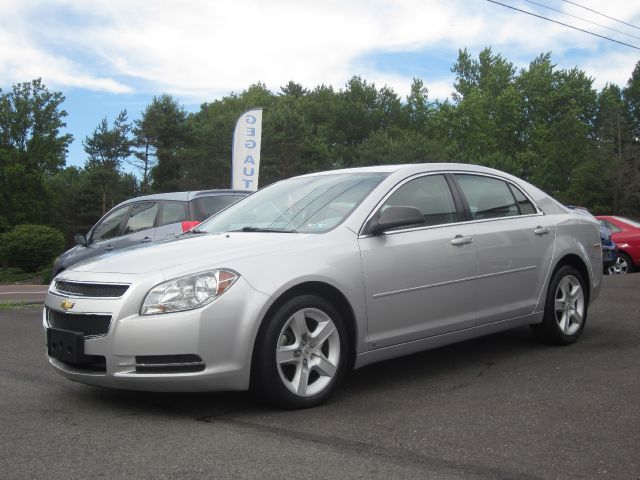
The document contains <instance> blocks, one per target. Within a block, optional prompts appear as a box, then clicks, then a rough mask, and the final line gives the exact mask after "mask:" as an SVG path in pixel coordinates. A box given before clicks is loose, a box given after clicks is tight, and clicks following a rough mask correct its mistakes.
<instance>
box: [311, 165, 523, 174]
mask: <svg viewBox="0 0 640 480" xmlns="http://www.w3.org/2000/svg"><path fill="white" fill-rule="evenodd" d="M443 170H445V171H458V170H459V171H463V172H477V173H490V174H500V175H501V176H508V177H512V176H511V175H509V174H508V173H506V172H502V171H499V170H495V169H493V168H489V167H483V166H481V165H473V164H470V163H447V162H425V163H407V164H399V165H378V166H370V167H356V168H343V169H340V170H327V171H324V172H316V173H308V174H305V175H300V177H308V176H314V175H335V174H348V173H396V172H400V171H407V172H413V171H416V172H437V171H443ZM513 178H515V177H513Z"/></svg>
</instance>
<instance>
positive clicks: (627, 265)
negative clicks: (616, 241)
mask: <svg viewBox="0 0 640 480" xmlns="http://www.w3.org/2000/svg"><path fill="white" fill-rule="evenodd" d="M608 271H609V275H623V274H626V273H631V272H633V261H632V260H631V257H629V255H627V254H626V253H622V252H619V253H618V257H617V258H616V263H614V264H613V265H612V266H610V267H609V269H608Z"/></svg>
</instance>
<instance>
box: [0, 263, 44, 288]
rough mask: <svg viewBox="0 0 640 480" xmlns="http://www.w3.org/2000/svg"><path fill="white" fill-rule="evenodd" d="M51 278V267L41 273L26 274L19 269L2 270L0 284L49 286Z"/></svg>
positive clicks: (0, 271)
mask: <svg viewBox="0 0 640 480" xmlns="http://www.w3.org/2000/svg"><path fill="white" fill-rule="evenodd" d="M46 277H51V267H47V268H44V269H43V270H41V271H39V272H35V273H34V272H24V271H22V270H20V269H19V268H0V283H21V282H25V283H33V284H40V283H42V284H47V283H49V281H48V278H46Z"/></svg>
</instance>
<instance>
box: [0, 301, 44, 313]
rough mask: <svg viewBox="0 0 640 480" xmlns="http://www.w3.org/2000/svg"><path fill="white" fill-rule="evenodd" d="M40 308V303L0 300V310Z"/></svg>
mask: <svg viewBox="0 0 640 480" xmlns="http://www.w3.org/2000/svg"><path fill="white" fill-rule="evenodd" d="M41 308H42V304H41V303H24V302H0V312H2V311H4V310H23V309H29V310H39V309H41Z"/></svg>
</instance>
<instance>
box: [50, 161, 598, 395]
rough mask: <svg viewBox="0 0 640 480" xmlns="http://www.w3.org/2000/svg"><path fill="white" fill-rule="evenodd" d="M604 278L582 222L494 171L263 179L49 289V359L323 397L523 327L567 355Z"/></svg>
mask: <svg viewBox="0 0 640 480" xmlns="http://www.w3.org/2000/svg"><path fill="white" fill-rule="evenodd" d="M601 281H602V257H601V249H600V235H599V231H598V224H597V223H596V221H595V220H593V219H591V218H589V217H586V216H585V215H580V214H577V213H575V212H573V211H571V210H570V209H567V208H565V207H564V206H563V205H561V204H560V203H558V202H557V201H555V200H554V199H552V198H551V197H549V196H548V195H546V194H545V193H543V192H542V191H540V190H539V189H537V188H536V187H534V186H532V185H530V184H528V183H527V182H524V181H522V180H520V179H518V178H515V177H513V176H511V175H508V174H506V173H503V172H500V171H497V170H493V169H489V168H484V167H479V166H471V165H461V164H437V163H432V164H422V165H403V166H397V165H396V166H381V167H368V168H358V169H349V170H339V171H330V172H323V173H316V174H310V175H304V176H299V177H295V178H291V179H288V180H284V181H281V182H278V183H275V184H273V185H271V186H269V187H266V188H264V189H262V190H260V191H258V192H257V193H255V194H253V195H251V196H249V197H246V198H245V199H243V200H241V201H240V202H238V203H236V204H234V205H232V206H231V207H229V208H227V209H226V210H224V211H222V212H221V213H219V214H218V215H216V216H214V217H212V218H211V219H209V220H208V221H206V222H204V223H202V224H200V225H199V226H198V227H197V229H195V230H192V231H190V232H188V233H187V234H185V235H183V236H182V237H180V238H178V239H176V240H174V241H170V242H167V243H163V244H159V245H150V246H149V247H143V248H138V249H135V250H131V251H126V250H125V251H120V252H114V253H111V254H107V255H103V256H101V257H98V258H96V259H92V260H90V261H86V262H83V263H79V264H76V265H74V266H73V267H71V268H70V269H68V270H65V271H64V272H63V273H62V274H60V275H58V276H57V277H56V278H55V279H54V281H53V282H52V284H51V286H50V288H49V292H48V294H47V298H46V301H45V309H44V313H43V323H44V328H45V330H46V337H47V356H48V359H49V362H50V364H51V365H52V366H53V368H54V369H55V370H57V371H58V372H59V373H61V374H62V375H64V376H65V377H67V378H69V379H71V380H75V381H78V382H82V383H86V384H91V385H99V386H104V387H112V388H122V389H131V390H150V391H211V390H247V389H251V390H252V391H253V392H254V393H255V394H256V395H257V396H258V397H259V398H261V399H263V400H265V401H267V402H269V403H271V404H275V405H278V406H282V407H286V408H303V407H310V406H314V405H318V404H319V403H321V402H323V401H324V400H325V399H326V398H327V397H328V396H329V395H330V393H331V392H332V391H333V390H334V389H335V388H336V386H337V385H338V384H339V383H340V380H341V378H342V376H343V374H344V373H345V371H346V370H347V369H348V368H359V367H362V366H364V365H367V364H371V363H373V362H378V361H381V360H385V359H389V358H393V357H397V356H400V355H407V354H411V353H414V352H417V351H420V350H425V349H429V348H434V347H438V346H441V345H445V344H449V343H453V342H458V341H461V340H466V339H469V338H473V337H477V336H480V335H486V334H490V333H494V332H498V331H501V330H505V329H509V328H513V327H518V326H521V325H531V328H532V330H533V332H534V334H535V335H536V336H538V337H540V338H541V339H542V340H544V341H546V342H551V343H555V344H560V345H566V344H570V343H572V342H574V341H575V340H577V339H578V337H579V336H580V334H581V333H582V330H583V329H584V326H585V322H586V319H587V310H588V307H589V304H590V303H591V302H592V301H593V300H595V298H596V297H597V295H598V293H599V290H600V287H601Z"/></svg>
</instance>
